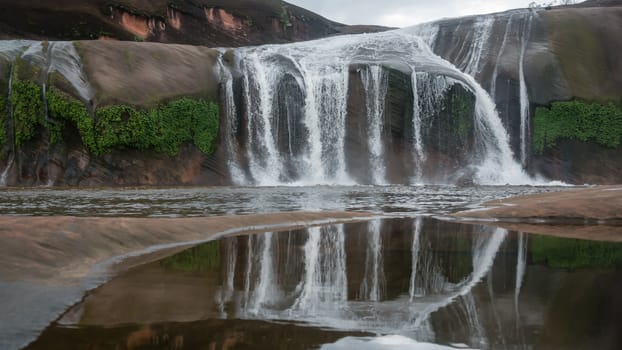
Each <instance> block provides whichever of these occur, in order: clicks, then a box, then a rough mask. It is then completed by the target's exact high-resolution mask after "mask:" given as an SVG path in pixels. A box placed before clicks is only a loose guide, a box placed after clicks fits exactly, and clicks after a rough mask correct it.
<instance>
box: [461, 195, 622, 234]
mask: <svg viewBox="0 0 622 350" xmlns="http://www.w3.org/2000/svg"><path fill="white" fill-rule="evenodd" d="M483 206H484V208H483V209H477V210H472V211H465V212H459V213H456V214H454V215H453V216H454V217H456V218H458V219H459V220H460V221H462V222H478V223H481V222H482V221H484V222H488V223H489V224H491V225H495V226H500V227H503V228H506V229H509V230H513V231H522V232H530V233H538V234H546V235H552V236H559V237H568V238H577V239H591V240H602V241H614V242H620V241H622V186H599V187H593V188H582V189H572V190H567V191H562V192H552V193H542V194H536V195H528V196H519V197H512V198H506V199H499V200H494V201H490V202H487V203H484V204H483Z"/></svg>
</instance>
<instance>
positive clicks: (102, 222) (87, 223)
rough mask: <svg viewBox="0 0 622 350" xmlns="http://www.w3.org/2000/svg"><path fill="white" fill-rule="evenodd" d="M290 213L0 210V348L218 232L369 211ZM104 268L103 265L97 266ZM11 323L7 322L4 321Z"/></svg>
mask: <svg viewBox="0 0 622 350" xmlns="http://www.w3.org/2000/svg"><path fill="white" fill-rule="evenodd" d="M372 216H373V215H372V214H368V213H354V212H288V213H271V214H255V215H240V216H223V217H203V218H82V217H59V216H51V217H8V216H5V217H2V216H0V298H2V300H3V302H2V303H0V324H3V325H7V326H6V327H0V349H20V348H22V347H24V346H26V345H27V344H28V343H30V342H31V341H33V340H35V339H36V337H38V336H39V334H40V332H41V330H42V329H44V328H45V327H47V326H48V325H49V324H50V323H51V322H52V321H54V320H55V319H56V318H57V317H58V316H60V315H61V314H62V313H63V312H65V311H66V310H67V309H68V308H69V307H70V306H71V305H73V304H75V303H76V302H78V301H79V300H80V299H81V298H82V297H83V296H84V293H85V292H86V291H87V290H89V289H92V288H95V287H97V286H99V285H101V284H102V283H105V282H106V279H105V276H106V275H107V272H111V273H112V276H114V275H116V274H118V273H121V272H123V271H125V270H127V269H130V268H132V267H134V266H137V265H140V264H143V263H147V262H150V261H152V260H157V259H159V258H163V257H165V256H167V255H170V254H174V253H175V252H177V251H179V250H183V249H187V248H188V247H189V246H191V245H192V244H198V243H200V242H204V241H207V240H210V239H214V238H217V237H219V236H220V235H223V234H235V233H255V232H266V231H283V230H288V229H298V228H301V227H306V226H313V225H319V224H330V223H346V222H353V221H358V220H365V219H367V218H370V217H372ZM102 267H104V269H101V268H102ZM9 325H10V326H9Z"/></svg>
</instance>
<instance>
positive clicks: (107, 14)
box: [0, 0, 386, 47]
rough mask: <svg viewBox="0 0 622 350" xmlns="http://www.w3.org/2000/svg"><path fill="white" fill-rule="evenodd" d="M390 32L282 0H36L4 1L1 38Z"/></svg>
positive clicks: (199, 39)
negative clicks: (331, 17) (337, 19)
mask: <svg viewBox="0 0 622 350" xmlns="http://www.w3.org/2000/svg"><path fill="white" fill-rule="evenodd" d="M380 30H386V28H383V27H378V26H346V25H343V24H340V23H335V22H332V21H330V20H327V19H326V18H323V17H321V16H319V15H317V14H315V13H313V12H311V11H307V10H305V9H302V8H300V7H297V6H294V5H291V4H288V3H286V2H283V1H280V0H259V1H258V0H216V1H214V0H210V1H208V0H199V1H189V0H184V1H166V0H157V1H145V0H113V1H106V0H95V1H88V2H84V1H80V0H62V1H55V2H54V3H53V4H52V3H50V2H42V1H36V0H20V1H4V2H3V3H2V4H0V38H2V39H15V38H25V39H35V40H46V39H47V40H93V39H117V40H130V41H135V40H137V41H155V42H163V43H179V44H192V45H205V46H212V47H216V46H222V47H237V46H246V45H260V44H268V43H286V42H292V41H300V40H309V39H317V38H321V37H326V36H329V35H335V34H340V33H362V32H374V31H380Z"/></svg>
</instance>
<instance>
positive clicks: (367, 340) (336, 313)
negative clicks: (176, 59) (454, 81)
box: [27, 217, 622, 350]
mask: <svg viewBox="0 0 622 350" xmlns="http://www.w3.org/2000/svg"><path fill="white" fill-rule="evenodd" d="M621 268H622V245H621V244H619V243H604V242H591V241H578V240H569V239H561V238H552V237H544V236H538V235H530V234H524V233H517V232H508V231H506V230H503V229H498V228H493V227H486V226H478V225H463V224H457V223H451V222H443V221H438V220H435V219H432V218H426V217H418V218H408V219H405V218H400V219H385V220H373V221H369V222H362V223H351V224H344V225H330V226H323V227H311V228H307V229H302V230H297V231H286V232H268V233H262V234H256V235H241V236H234V237H226V238H223V239H220V240H217V241H213V242H209V243H206V244H204V245H200V246H197V247H193V248H191V249H188V250H186V251H183V252H181V253H178V254H176V255H174V256H170V257H167V258H164V259H162V260H159V261H156V262H153V263H149V264H146V265H142V266H139V267H136V268H134V269H131V270H129V271H127V272H125V273H123V274H122V275H120V276H118V277H116V278H114V279H113V280H111V281H110V282H109V283H107V284H105V285H103V286H101V287H100V288H98V289H96V290H94V291H93V292H91V293H90V294H89V295H88V296H86V298H85V299H84V300H83V301H82V302H80V303H79V304H77V305H75V306H73V307H72V308H71V309H70V310H68V311H67V312H66V313H65V315H64V316H63V317H61V319H60V320H58V321H57V322H55V323H53V324H52V325H51V326H50V327H48V328H47V329H46V330H45V331H44V332H43V333H42V334H41V336H40V337H39V338H38V339H37V340H36V341H35V342H34V343H32V344H31V345H30V346H28V347H27V349H328V350H331V349H357V350H361V349H363V350H364V349H447V348H461V349H463V348H469V349H619V348H621V346H622V270H621Z"/></svg>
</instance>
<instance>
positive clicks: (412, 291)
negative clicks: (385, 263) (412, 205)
mask: <svg viewBox="0 0 622 350" xmlns="http://www.w3.org/2000/svg"><path fill="white" fill-rule="evenodd" d="M422 223H423V221H422V219H421V218H420V217H417V218H416V219H415V227H414V229H413V243H412V248H411V252H412V258H411V259H412V263H411V273H410V287H409V288H408V295H409V297H410V301H411V302H412V301H413V300H414V299H415V296H416V295H417V267H418V266H417V263H418V261H419V251H420V245H421V242H420V241H421V225H422Z"/></svg>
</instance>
